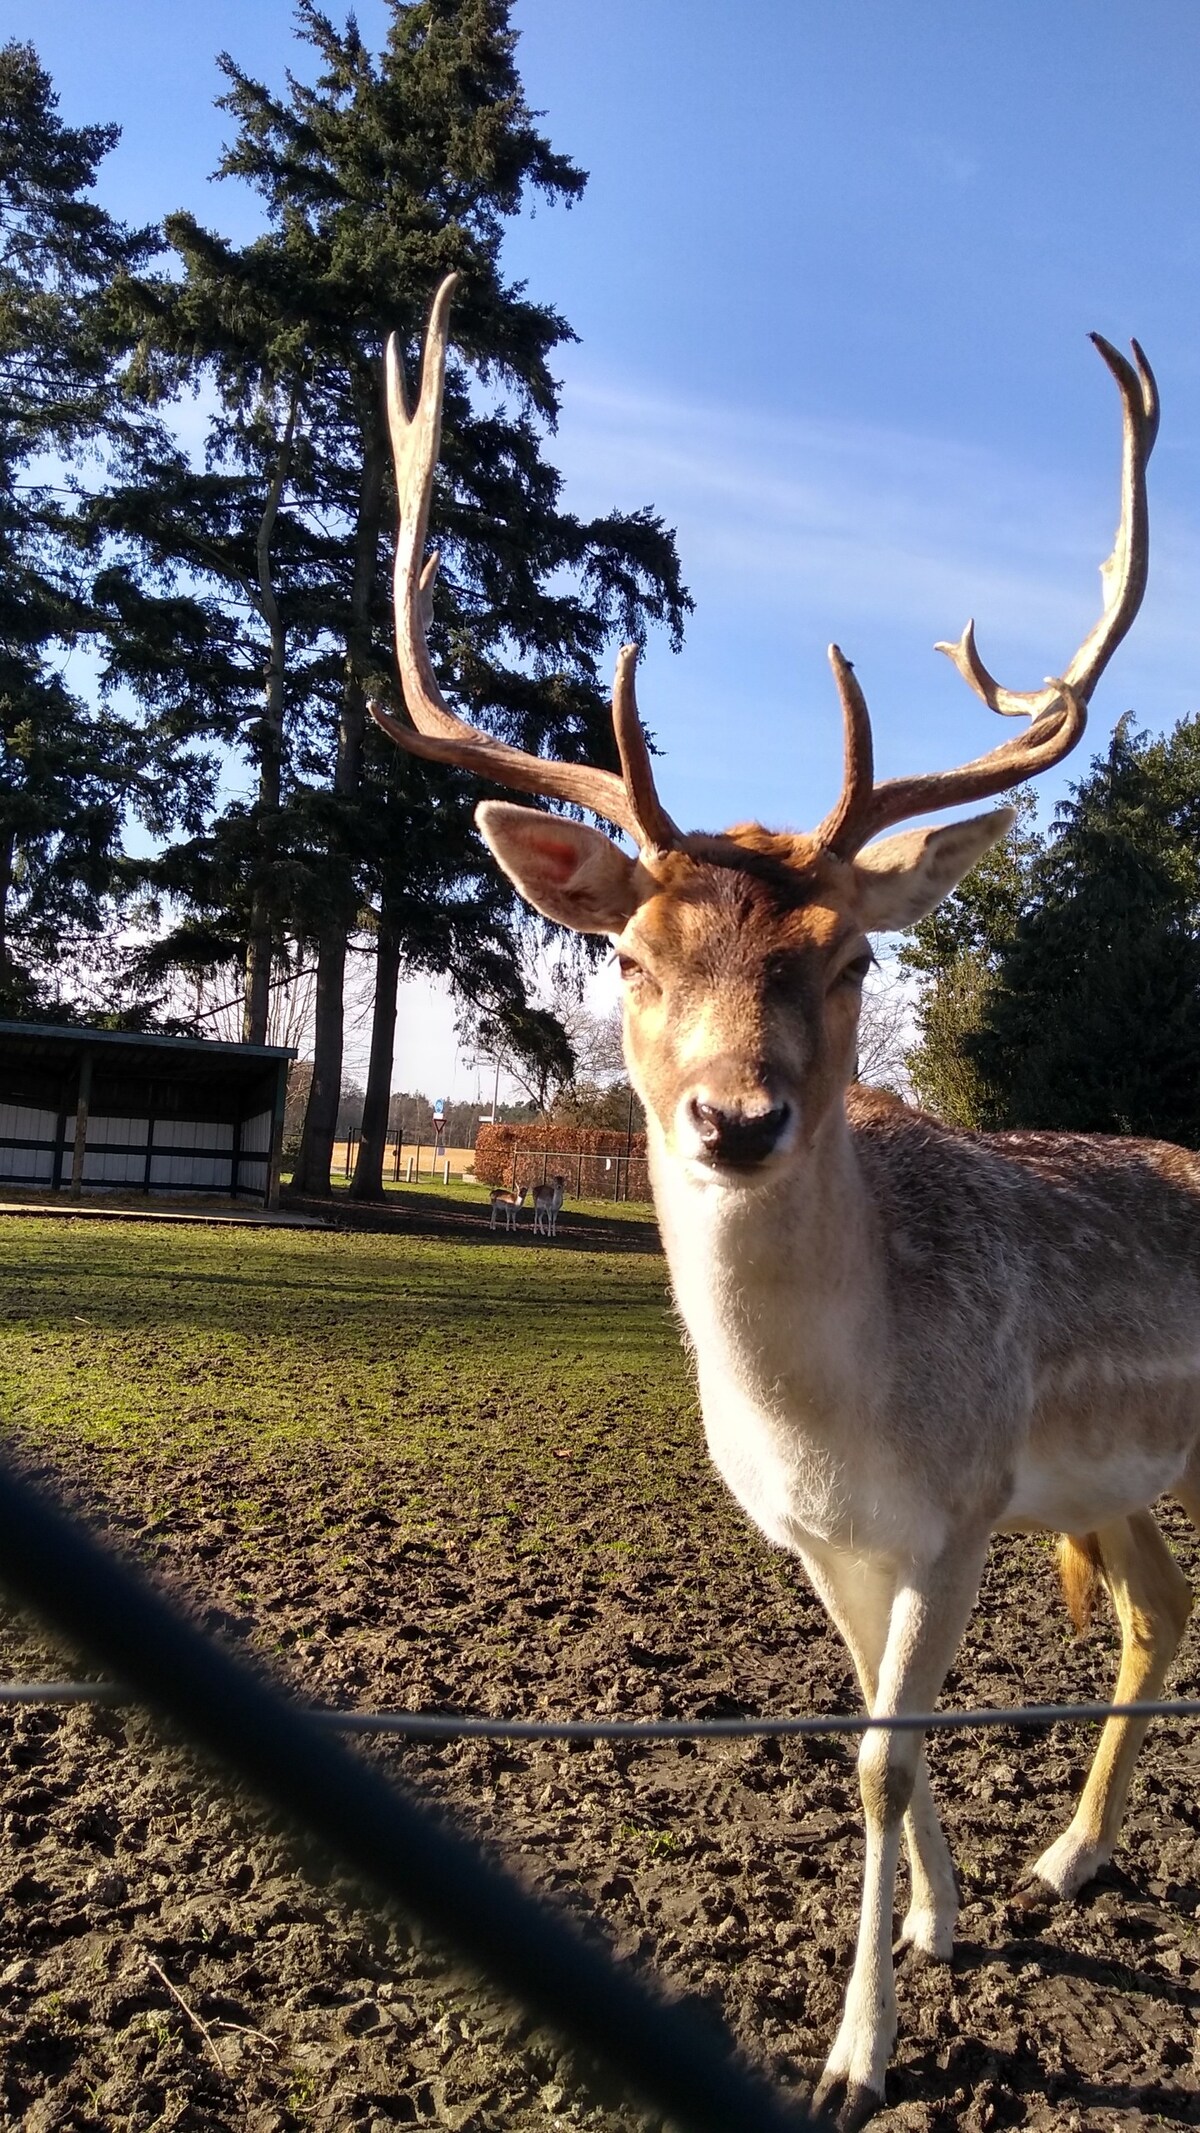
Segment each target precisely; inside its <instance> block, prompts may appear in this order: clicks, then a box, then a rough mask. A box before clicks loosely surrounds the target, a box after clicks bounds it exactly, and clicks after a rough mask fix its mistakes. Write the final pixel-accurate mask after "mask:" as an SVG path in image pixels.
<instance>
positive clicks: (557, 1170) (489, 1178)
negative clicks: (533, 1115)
mask: <svg viewBox="0 0 1200 2133" xmlns="http://www.w3.org/2000/svg"><path fill="white" fill-rule="evenodd" d="M627 1154H628V1157H629V1160H628V1162H627V1161H626V1155H627ZM627 1173H628V1175H627ZM475 1175H476V1177H477V1178H478V1179H479V1181H480V1183H481V1184H484V1185H507V1186H508V1187H510V1189H512V1190H514V1191H515V1190H516V1189H517V1188H518V1187H519V1186H521V1185H525V1186H530V1185H543V1184H545V1183H546V1182H547V1181H548V1180H549V1179H550V1178H553V1177H564V1178H565V1179H566V1181H567V1186H566V1190H567V1197H568V1198H569V1199H572V1200H614V1199H618V1198H619V1199H622V1200H648V1199H649V1198H650V1173H649V1169H648V1166H647V1163H646V1136H645V1134H644V1133H635V1134H633V1135H632V1136H630V1135H629V1134H625V1133H620V1132H617V1131H615V1130H614V1129H613V1128H612V1127H611V1126H552V1125H549V1124H536V1125H532V1126H503V1125H501V1126H481V1127H480V1128H479V1132H478V1135H477V1136H476V1140H475ZM618 1187H619V1190H618Z"/></svg>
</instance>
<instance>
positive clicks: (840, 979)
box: [834, 948, 875, 985]
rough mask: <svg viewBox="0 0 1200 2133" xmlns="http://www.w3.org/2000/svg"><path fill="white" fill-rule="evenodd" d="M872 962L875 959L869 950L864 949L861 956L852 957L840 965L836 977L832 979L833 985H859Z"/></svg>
mask: <svg viewBox="0 0 1200 2133" xmlns="http://www.w3.org/2000/svg"><path fill="white" fill-rule="evenodd" d="M874 961H875V958H874V956H873V955H872V953H871V951H870V949H869V948H867V949H865V950H864V951H863V953H862V955H856V956H854V957H852V959H851V961H850V962H848V963H844V964H843V965H842V968H841V969H840V970H839V972H838V974H837V977H836V978H835V979H834V984H835V985H861V984H862V982H863V979H864V978H865V977H866V975H867V972H868V971H869V970H870V968H871V965H872V963H873V962H874Z"/></svg>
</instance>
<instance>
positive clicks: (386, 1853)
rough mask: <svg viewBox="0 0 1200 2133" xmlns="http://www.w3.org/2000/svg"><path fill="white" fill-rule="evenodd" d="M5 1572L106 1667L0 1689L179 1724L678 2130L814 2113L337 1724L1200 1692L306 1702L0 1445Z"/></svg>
mask: <svg viewBox="0 0 1200 2133" xmlns="http://www.w3.org/2000/svg"><path fill="white" fill-rule="evenodd" d="M0 1564H2V1565H3V1576H4V1580H5V1582H6V1583H7V1584H8V1585H10V1586H11V1587H12V1589H13V1590H14V1592H15V1593H16V1594H17V1595H18V1596H19V1597H20V1598H21V1599H23V1600H24V1601H26V1602H27V1603H29V1604H30V1605H32V1606H33V1607H34V1608H35V1609H36V1610H37V1612H38V1613H39V1614H41V1615H43V1616H45V1617H46V1618H48V1619H49V1620H50V1621H51V1622H52V1623H54V1624H55V1625H57V1626H58V1627H59V1628H60V1629H62V1630H64V1631H65V1632H66V1633H67V1635H68V1636H69V1637H70V1638H71V1639H72V1640H73V1641H74V1642H75V1643H77V1644H78V1645H79V1646H80V1647H81V1648H82V1649H83V1650H84V1651H85V1652H86V1653H88V1654H90V1655H91V1656H92V1658H93V1660H94V1661H95V1663H97V1664H99V1665H100V1666H102V1667H104V1668H105V1669H106V1670H107V1671H108V1673H109V1674H110V1676H111V1678H110V1679H108V1680H104V1681H35V1682H8V1683H5V1684H2V1685H0V1706H4V1705H6V1706H9V1707H19V1706H29V1705H34V1704H51V1703H54V1704H80V1703H99V1704H106V1705H109V1706H122V1705H129V1704H134V1703H137V1704H140V1705H145V1706H147V1707H149V1709H150V1710H151V1711H153V1712H156V1713H157V1714H158V1715H159V1716H160V1717H161V1718H166V1719H167V1720H168V1721H169V1722H172V1723H173V1724H174V1725H176V1726H178V1728H179V1730H180V1731H181V1732H182V1733H183V1734H184V1735H185V1736H186V1737H187V1738H188V1739H190V1740H191V1741H192V1742H194V1743H195V1744H196V1745H197V1746H199V1747H200V1748H201V1749H203V1750H205V1751H206V1752H207V1753H209V1754H210V1755H214V1756H216V1757H217V1758H218V1759H219V1760H220V1761H221V1762H222V1763H223V1764H224V1765H225V1766H226V1767H227V1769H228V1770H229V1771H230V1772H231V1773H232V1774H233V1775H234V1776H235V1777H237V1778H240V1779H241V1780H243V1781H244V1782H245V1783H246V1784H248V1785H249V1786H250V1787H251V1788H252V1789H253V1790H254V1791H255V1792H257V1793H258V1794H259V1795H260V1796H261V1797H262V1798H263V1799H264V1800H265V1801H266V1802H267V1803H268V1804H269V1805H271V1806H272V1807H274V1808H275V1809H277V1810H281V1811H282V1812H283V1813H284V1814H285V1815H286V1816H287V1817H288V1818H289V1819H290V1820H291V1822H292V1823H293V1824H295V1825H297V1826H298V1827H299V1828H300V1829H301V1830H303V1831H306V1832H308V1833H309V1834H311V1835H314V1836H316V1837H317V1838H318V1839H319V1840H320V1841H321V1843H322V1844H323V1845H324V1846H325V1848H326V1849H327V1851H329V1852H331V1853H332V1854H333V1855H334V1856H335V1857H336V1858H338V1859H339V1860H341V1861H342V1862H343V1863H344V1864H346V1865H348V1866H349V1867H350V1868H351V1869H352V1870H353V1871H354V1872H355V1873H356V1874H357V1875H358V1876H359V1877H360V1878H361V1879H362V1880H363V1881H364V1882H365V1884H366V1885H367V1887H368V1888H369V1889H372V1890H374V1891H376V1892H379V1893H381V1894H382V1895H383V1896H384V1897H385V1898H389V1899H391V1900H393V1901H397V1902H399V1903H400V1904H401V1905H402V1906H403V1907H404V1908H405V1909H406V1910H407V1911H408V1912H410V1913H411V1914H415V1915H416V1916H418V1917H419V1918H421V1919H422V1920H424V1921H425V1922H426V1923H427V1924H428V1925H430V1926H431V1927H432V1928H433V1929H434V1931H435V1932H437V1933H438V1934H439V1935H440V1936H441V1937H442V1938H443V1939H444V1940H446V1941H447V1942H450V1943H452V1944H454V1945H456V1946H457V1947H458V1948H459V1949H460V1950H461V1951H462V1952H463V1953H464V1954H466V1955H467V1956H468V1957H469V1958H470V1959H471V1960H472V1961H473V1962H474V1964H475V1965H476V1966H477V1967H478V1968H479V1969H480V1970H482V1971H483V1972H484V1973H486V1974H487V1975H488V1976H490V1977H491V1978H492V1979H493V1981H494V1982H495V1983H496V1984H497V1985H499V1986H500V1987H501V1989H502V1990H503V1991H504V1992H505V1993H507V1994H508V1995H509V1996H510V1997H512V1998H514V1999H516V2000H519V2001H522V2002H523V2003H524V2004H525V2005H526V2006H527V2007H529V2008H532V2009H534V2010H536V2011H537V2013H538V2014H539V2015H541V2016H542V2017H543V2018H544V2019H546V2020H548V2021H549V2022H551V2023H552V2024H553V2025H554V2026H556V2027H557V2028H559V2029H560V2030H563V2031H565V2032H566V2033H567V2035H568V2036H569V2037H571V2038H572V2039H573V2041H574V2042H576V2043H577V2044H581V2045H582V2046H583V2047H584V2049H585V2050H586V2051H587V2052H589V2053H591V2054H592V2055H593V2056H594V2057H596V2058H599V2059H601V2060H603V2061H605V2062H606V2063H607V2064H608V2065H609V2066H610V2067H611V2068H612V2069H613V2070H615V2071H616V2073H617V2074H618V2075H619V2076H620V2078H621V2079H622V2081H623V2083H624V2085H625V2087H626V2088H627V2089H628V2091H629V2092H630V2094H631V2095H632V2096H634V2097H638V2098H640V2099H642V2100H643V2101H648V2102H650V2103H651V2104H652V2105H654V2106H655V2107H656V2108H658V2109H659V2110H661V2111H663V2112H664V2113H665V2114H666V2115H667V2116H668V2117H669V2118H670V2119H671V2120H672V2121H673V2122H674V2123H675V2124H676V2125H678V2126H679V2127H681V2128H688V2129H692V2133H730V2129H731V2128H733V2127H738V2128H739V2129H742V2128H744V2129H746V2133H798V2129H800V2128H802V2127H807V2126H812V2125H815V2124H817V2123H819V2121H817V2120H815V2119H814V2118H813V2117H812V2115H811V2114H810V2113H809V2112H808V2111H807V2109H806V2108H804V2107H803V2106H802V2105H800V2104H799V2103H797V2102H795V2101H793V2100H791V2099H786V2098H784V2097H782V2096H781V2095H780V2094H779V2093H778V2092H777V2091H776V2090H775V2089H774V2088H773V2087H771V2086H770V2084H768V2083H767V2082H766V2081H765V2079H764V2078H763V2077H762V2076H761V2075H760V2074H758V2073H757V2071H756V2070H754V2069H753V2068H750V2067H747V2066H746V2065H745V2064H744V2063H743V2062H741V2061H739V2059H738V2058H737V2056H736V2054H735V2052H734V2047H733V2044H732V2041H731V2040H730V2038H729V2037H728V2036H727V2035H726V2033H725V2032H724V2031H723V2030H721V2029H719V2027H718V2026H717V2025H716V2024H715V2023H713V2022H711V2021H709V2020H701V2019H700V2018H699V2017H698V2016H697V2015H696V2014H694V2013H693V2012H692V2010H690V2009H688V2008H684V2007H680V2006H678V2005H674V2004H672V2003H671V2002H669V2001H667V2000H666V1999H664V1998H662V1997H661V1996H660V1995H659V1994H658V1993H656V1992H655V1991H654V1990H653V1989H652V1988H650V1987H649V1986H646V1985H644V1984H642V1983H641V1982H640V1981H639V1980H638V1979H637V1978H636V1977H635V1976H633V1975H632V1974H631V1973H630V1972H628V1971H627V1970H625V1969H623V1968H622V1967H621V1966H619V1965H618V1964H617V1963H616V1962H615V1961H614V1960H613V1958H612V1957H611V1956H610V1955H609V1954H608V1953H607V1952H606V1951H605V1950H604V1949H602V1948H597V1947H595V1946H593V1945H591V1944H590V1943H589V1942H587V1941H585V1940H584V1939H583V1938H582V1936H581V1935H580V1934H579V1932H578V1931H577V1930H576V1928H575V1927H574V1926H573V1924H571V1923H570V1922H569V1921H568V1920H567V1919H566V1918H565V1917H563V1916H562V1914H561V1913H558V1912H556V1911H555V1910H554V1909H552V1908H551V1906H550V1905H548V1904H546V1903H545V1902H543V1901H541V1900H540V1899H538V1898H536V1897H534V1896H532V1895H530V1894H529V1893H528V1892H527V1891H526V1890H525V1889H524V1888H523V1887H522V1886H521V1885H520V1883H518V1882H517V1881H515V1880H514V1879H513V1878H512V1877H511V1876H510V1875H509V1874H508V1873H507V1872H506V1871H505V1870H504V1869H503V1868H501V1867H499V1866H497V1865H496V1864H495V1863H494V1862H493V1861H492V1860H490V1859H489V1858H488V1857H487V1856H486V1855H485V1854H484V1853H483V1852H482V1851H481V1850H479V1848H478V1847H477V1846H476V1845H475V1844H474V1843H472V1842H471V1841H470V1840H469V1839H468V1838H467V1837H465V1836H463V1835H462V1834H461V1833H459V1832H458V1831H457V1830H456V1829H453V1828H450V1827H447V1826H446V1822H445V1818H444V1814H443V1812H442V1811H441V1810H439V1812H438V1813H437V1814H436V1815H435V1814H433V1813H431V1811H430V1810H429V1809H428V1808H425V1807H423V1806H421V1805H420V1804H419V1803H418V1802H417V1801H416V1800H414V1799H412V1798H409V1797H407V1796H406V1794H405V1793H404V1792H402V1791H401V1790H400V1789H399V1788H398V1787H397V1786H396V1785H394V1784H393V1783H391V1782H390V1781H389V1780H388V1779H387V1778H386V1777H385V1776H384V1775H383V1774H382V1773H381V1772H380V1771H379V1770H377V1769H375V1768H373V1767H372V1765H371V1764H369V1763H367V1762H364V1761H363V1760H362V1759H361V1758H360V1757H358V1756H357V1755H354V1754H353V1753H351V1752H349V1751H348V1750H347V1749H346V1748H344V1747H343V1746H342V1745H341V1743H340V1742H339V1741H338V1740H337V1739H336V1737H334V1736H335V1735H336V1733H337V1732H347V1733H352V1734H357V1735H360V1736H361V1735H392V1736H399V1737H402V1738H404V1739H407V1740H414V1741H419V1740H425V1741H453V1740H496V1741H528V1742H539V1741H581V1742H592V1743H596V1742H602V1741H609V1742H624V1743H628V1744H631V1745H635V1746H636V1745H652V1744H654V1743H656V1742H670V1741H681V1740H687V1741H704V1740H712V1741H720V1740H746V1739H761V1738H766V1737H777V1738H785V1737H799V1738H804V1737H811V1736H821V1735H824V1736H828V1735H830V1734H843V1735H861V1734H863V1733H866V1732H868V1731H872V1730H875V1729H885V1730H889V1731H920V1732H946V1731H950V1730H967V1729H971V1730H982V1729H985V1728H994V1727H1001V1726H1003V1727H1017V1726H1025V1727H1039V1728H1045V1727H1049V1726H1054V1725H1064V1724H1069V1725H1093V1724H1102V1723H1104V1722H1105V1721H1106V1720H1108V1719H1110V1718H1131V1719H1150V1718H1166V1719H1176V1720H1181V1719H1193V1718H1198V1717H1200V1702H1197V1701H1191V1700H1187V1699H1182V1698H1180V1699H1163V1700H1157V1701H1153V1702H1149V1701H1148V1702H1140V1703H1127V1704H1104V1703H1073V1704H1024V1705H1013V1706H1008V1707H1005V1706H998V1707H987V1708H982V1709H974V1710H948V1711H924V1712H905V1713H902V1714H890V1715H886V1716H881V1717H873V1716H870V1715H868V1714H866V1713H862V1714H855V1713H846V1714H843V1713H825V1712H815V1713H810V1714H807V1715H805V1716H803V1717H791V1716H787V1715H781V1716H770V1715H768V1716H765V1717H762V1716H754V1717H751V1716H744V1715H743V1716H733V1717H721V1718H696V1719H676V1718H670V1719H614V1718H604V1717H596V1718H589V1719H527V1718H491V1717H486V1716H484V1717H479V1716H471V1715H464V1714H453V1713H444V1712H424V1711H382V1712H381V1711H354V1710H337V1709H333V1708H330V1707H328V1706H314V1707H302V1706H300V1705H298V1704H296V1703H293V1702H291V1701H289V1700H288V1699H287V1698H286V1697H285V1696H284V1695H283V1694H281V1693H280V1691H279V1690H277V1689H276V1688H273V1687H271V1686H270V1685H268V1684H267V1683H265V1682H264V1681H263V1680H262V1679H261V1678H260V1677H259V1676H257V1675H255V1674H254V1673H252V1672H251V1671H250V1670H249V1668H248V1667H246V1666H245V1665H244V1664H243V1663H242V1662H240V1661H238V1660H236V1659H234V1658H232V1657H231V1656H230V1655H229V1654H228V1653H227V1652H225V1651H224V1650H222V1648H221V1647H220V1646H219V1645H217V1644H216V1643H214V1641H213V1640H212V1639H211V1638H210V1637H207V1636H205V1635H204V1634H203V1633H201V1632H200V1631H199V1630H196V1629H194V1628H193V1627H192V1626H191V1625H190V1624H189V1623H188V1622H186V1621H185V1620H184V1619H183V1618H182V1617H181V1616H180V1615H179V1614H178V1613H177V1612H176V1611H175V1609H174V1608H173V1607H171V1606H170V1605H169V1604H168V1603H167V1602H166V1601H165V1600H164V1599H163V1598H162V1597H161V1596H160V1595H159V1594H158V1593H157V1592H155V1591H154V1589H153V1588H152V1587H151V1585H150V1584H149V1583H148V1582H147V1581H146V1579H145V1578H143V1577H142V1576H141V1575H140V1573H138V1572H137V1571H135V1570H133V1569H132V1568H131V1567H130V1566H129V1565H128V1564H127V1563H125V1562H124V1561H122V1560H121V1559H119V1558H118V1557H116V1556H114V1555H113V1554H111V1553H110V1552H109V1551H107V1550H106V1549H104V1548H102V1547H101V1546H100V1545H99V1544H98V1543H97V1542H96V1541H94V1540H93V1539H92V1538H91V1536H90V1535H88V1534H87V1533H86V1532H85V1531H84V1530H83V1528H82V1527H81V1526H80V1525H79V1523H78V1521H76V1520H74V1519H72V1518H69V1517H68V1516H67V1515H66V1514H65V1513H63V1512H62V1511H61V1510H59V1509H58V1508H57V1507H55V1506H54V1505H53V1504H51V1503H50V1502H49V1501H48V1500H47V1499H46V1497H45V1496H44V1495H43V1494H42V1493H41V1492H40V1491H38V1490H35V1489H34V1488H33V1487H31V1485H30V1484H29V1483H28V1482H27V1481H25V1480H23V1479H22V1478H21V1477H20V1476H18V1475H17V1474H16V1473H14V1472H13V1471H12V1469H11V1468H10V1467H8V1466H6V1465H5V1464H4V1462H3V1461H2V1460H0Z"/></svg>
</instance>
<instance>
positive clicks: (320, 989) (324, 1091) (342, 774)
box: [292, 370, 386, 1200]
mask: <svg viewBox="0 0 1200 2133" xmlns="http://www.w3.org/2000/svg"><path fill="white" fill-rule="evenodd" d="M359 414H360V419H361V423H362V441H363V460H362V481H361V484H360V487H359V498H358V524H357V527H356V529H355V537H354V584H353V588H352V592H351V599H350V619H349V624H348V627H347V631H346V668H345V683H344V686H343V690H342V716H341V723H340V725H339V728H338V750H337V764H336V767H335V769H334V776H333V790H334V794H335V797H336V798H337V799H339V800H342V801H345V802H352V801H353V800H354V798H355V795H356V794H357V792H358V788H359V785H360V783H361V782H362V757H363V738H364V735H365V732H366V722H367V697H366V689H365V686H364V683H365V681H366V677H367V675H368V673H369V671H370V657H371V594H372V591H373V589H374V584H375V572H376V566H377V562H378V556H379V522H380V514H381V511H382V506H383V475H384V464H385V451H386V444H385V437H384V428H383V403H382V395H381V385H380V378H379V376H378V374H377V373H376V372H375V371H374V370H372V371H371V372H370V373H369V375H368V377H367V378H366V379H365V380H364V387H363V397H362V402H361V406H360V409H359ZM349 812H350V810H349V808H347V813H349ZM354 860H355V855H354V852H353V850H352V849H351V848H350V845H349V842H348V840H345V841H342V840H341V839H339V844H338V846H336V847H335V848H334V849H333V850H332V851H331V852H330V854H329V865H330V874H331V877H332V878H331V881H330V894H331V897H332V899H333V903H334V908H335V910H336V911H338V913H339V916H338V917H337V918H336V919H332V920H331V922H330V924H329V925H328V926H327V927H326V928H325V929H324V931H323V932H322V934H321V938H320V942H319V944H318V952H317V1012H316V1029H315V1033H314V1041H313V1082H312V1090H311V1093H310V1095H309V1099H308V1109H307V1110H306V1111H305V1114H304V1131H303V1134H302V1135H301V1139H300V1156H299V1160H298V1162H297V1165H296V1169H295V1172H294V1174H293V1177H292V1189H293V1191H294V1192H303V1193H306V1194H307V1195H308V1196H309V1198H310V1199H322V1200H327V1199H328V1198H329V1196H330V1183H329V1173H330V1169H331V1167H332V1164H333V1139H334V1132H335V1130H336V1127H337V1113H338V1101H339V1098H340V1096H341V1078H342V1020H343V1009H342V986H343V981H344V979H345V974H346V947H347V938H348V935H349V932H350V929H351V926H352V925H353V922H354V911H355V879H354V874H355V867H354Z"/></svg>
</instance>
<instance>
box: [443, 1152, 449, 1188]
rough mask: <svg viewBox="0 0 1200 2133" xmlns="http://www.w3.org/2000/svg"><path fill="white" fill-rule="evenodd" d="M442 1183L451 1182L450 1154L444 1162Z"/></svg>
mask: <svg viewBox="0 0 1200 2133" xmlns="http://www.w3.org/2000/svg"><path fill="white" fill-rule="evenodd" d="M442 1183H443V1185H448V1184H449V1183H450V1158H449V1156H447V1157H446V1160H445V1162H444V1163H443V1164H442Z"/></svg>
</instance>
